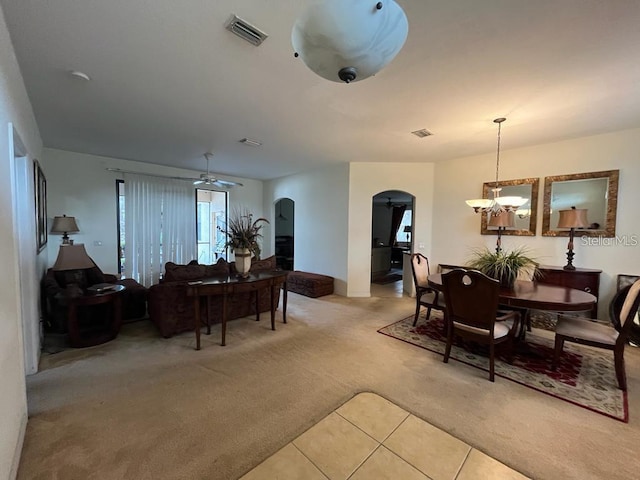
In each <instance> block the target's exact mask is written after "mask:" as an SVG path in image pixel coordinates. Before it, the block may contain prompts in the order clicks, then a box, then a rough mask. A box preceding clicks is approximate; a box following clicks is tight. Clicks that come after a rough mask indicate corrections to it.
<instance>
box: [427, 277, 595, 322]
mask: <svg viewBox="0 0 640 480" xmlns="http://www.w3.org/2000/svg"><path fill="white" fill-rule="evenodd" d="M427 280H428V281H429V285H430V286H431V287H432V288H433V289H435V290H438V291H442V274H440V273H435V274H433V275H429V277H427ZM499 298H500V304H501V305H504V306H508V307H515V308H520V309H523V310H527V311H528V310H547V311H552V312H581V311H587V310H591V309H592V308H593V306H594V305H595V303H596V302H597V299H596V297H595V296H594V295H592V294H590V293H587V292H585V291H584V290H577V289H575V288H568V287H560V286H557V285H547V284H544V283H537V282H526V281H520V280H516V282H515V284H514V286H513V288H512V289H509V288H504V287H503V288H500V294H499Z"/></svg>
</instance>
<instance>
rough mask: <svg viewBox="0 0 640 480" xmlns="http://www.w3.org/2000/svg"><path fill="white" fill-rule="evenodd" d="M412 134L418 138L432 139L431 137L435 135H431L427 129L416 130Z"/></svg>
mask: <svg viewBox="0 0 640 480" xmlns="http://www.w3.org/2000/svg"><path fill="white" fill-rule="evenodd" d="M411 133H413V134H414V135H415V136H416V137H420V138H424V137H430V136H431V135H433V133H431V132H430V131H429V130H427V129H426V128H423V129H421V130H416V131H414V132H411Z"/></svg>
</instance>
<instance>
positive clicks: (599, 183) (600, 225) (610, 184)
mask: <svg viewBox="0 0 640 480" xmlns="http://www.w3.org/2000/svg"><path fill="white" fill-rule="evenodd" d="M619 176H620V170H607V171H603V172H589V173H574V174H571V175H556V176H553V177H545V179H544V206H543V211H542V215H543V217H542V235H544V236H547V237H568V236H569V231H568V230H566V229H564V230H558V228H557V225H558V216H559V214H558V211H559V210H567V209H570V208H571V207H576V208H585V209H587V220H588V222H589V224H590V225H589V227H588V228H585V229H579V230H578V231H577V233H576V235H578V236H589V237H596V236H597V237H615V235H616V212H617V209H618V178H619Z"/></svg>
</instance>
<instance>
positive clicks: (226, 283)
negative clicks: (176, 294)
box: [187, 270, 289, 350]
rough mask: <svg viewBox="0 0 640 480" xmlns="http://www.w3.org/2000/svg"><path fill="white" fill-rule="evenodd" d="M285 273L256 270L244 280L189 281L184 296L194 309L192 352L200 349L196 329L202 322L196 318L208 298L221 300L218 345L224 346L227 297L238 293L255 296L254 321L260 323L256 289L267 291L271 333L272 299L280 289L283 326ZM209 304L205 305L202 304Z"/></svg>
mask: <svg viewBox="0 0 640 480" xmlns="http://www.w3.org/2000/svg"><path fill="white" fill-rule="evenodd" d="M288 274H289V272H288V271H286V270H272V271H259V272H255V273H251V272H249V275H248V276H247V277H240V276H237V275H220V276H216V277H209V278H205V279H203V280H198V281H195V282H189V283H188V287H187V295H188V296H190V297H193V301H194V308H195V317H196V318H195V320H196V321H195V324H196V325H195V333H196V350H200V329H201V328H202V320H201V317H200V311H201V308H200V301H201V299H203V298H204V299H205V300H206V298H207V297H209V296H216V295H218V296H221V297H222V319H221V324H222V340H221V342H220V345H222V346H224V345H225V337H226V332H227V295H229V294H232V293H240V292H255V296H256V320H260V310H259V308H258V293H259V291H260V290H263V289H266V288H268V289H269V290H270V293H271V330H275V329H276V324H275V317H276V307H277V305H276V298H278V292H279V290H280V288H282V291H283V293H282V322H283V323H287V275H288ZM208 304H209V303H208V302H206V305H208ZM210 333H211V324H210V322H209V315H208V314H207V335H208V334H210Z"/></svg>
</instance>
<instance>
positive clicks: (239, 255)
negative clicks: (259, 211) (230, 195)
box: [219, 208, 269, 277]
mask: <svg viewBox="0 0 640 480" xmlns="http://www.w3.org/2000/svg"><path fill="white" fill-rule="evenodd" d="M267 223H269V220H267V219H266V218H262V217H260V218H258V219H256V220H254V219H253V214H252V213H250V212H249V211H248V210H247V209H244V208H243V209H235V210H233V211H232V212H231V215H229V220H228V222H227V228H219V230H220V231H221V232H223V233H224V234H225V235H226V236H227V241H226V243H225V246H226V247H230V248H231V251H232V252H233V254H234V256H235V267H236V270H237V271H238V274H239V275H240V276H242V277H246V276H248V275H249V269H250V268H251V257H252V256H255V257H256V258H258V259H259V258H260V244H259V243H258V240H259V239H260V238H262V233H261V230H262V227H264V225H265V224H267Z"/></svg>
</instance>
